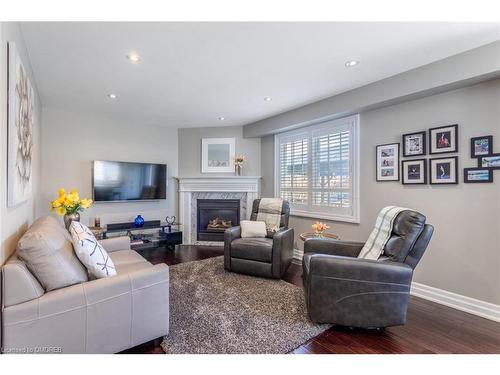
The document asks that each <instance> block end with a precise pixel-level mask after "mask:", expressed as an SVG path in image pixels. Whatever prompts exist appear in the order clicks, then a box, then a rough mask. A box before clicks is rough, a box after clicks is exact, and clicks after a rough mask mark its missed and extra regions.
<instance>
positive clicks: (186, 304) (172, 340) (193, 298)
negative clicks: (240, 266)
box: [161, 257, 330, 354]
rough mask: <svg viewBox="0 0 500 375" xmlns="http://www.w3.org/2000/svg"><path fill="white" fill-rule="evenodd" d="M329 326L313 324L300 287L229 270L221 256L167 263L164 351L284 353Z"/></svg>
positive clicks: (178, 352)
mask: <svg viewBox="0 0 500 375" xmlns="http://www.w3.org/2000/svg"><path fill="white" fill-rule="evenodd" d="M329 327H330V326H329V325H316V324H313V323H311V321H310V320H309V318H308V317H307V312H306V306H305V301H304V292H303V290H302V288H299V287H297V286H295V285H292V284H290V283H287V282H285V281H282V280H269V279H263V278H258V277H252V276H246V275H240V274H237V273H232V272H227V271H225V270H224V259H223V257H216V258H210V259H205V260H201V261H195V262H188V263H181V264H178V265H174V266H172V267H170V333H169V335H168V336H166V337H165V338H164V339H163V342H162V344H161V346H162V348H163V350H164V351H165V353H177V354H180V353H198V354H200V353H248V354H251V353H269V354H271V353H288V352H290V351H292V350H293V349H295V348H297V347H298V346H300V345H301V344H303V343H304V342H306V341H307V340H309V339H310V338H312V337H314V336H316V335H318V334H320V333H321V332H323V331H324V330H326V329H328V328H329Z"/></svg>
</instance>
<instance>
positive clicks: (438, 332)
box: [124, 245, 500, 354]
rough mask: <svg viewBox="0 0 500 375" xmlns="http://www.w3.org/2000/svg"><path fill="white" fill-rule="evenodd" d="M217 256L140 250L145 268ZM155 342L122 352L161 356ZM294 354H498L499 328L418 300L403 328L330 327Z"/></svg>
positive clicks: (215, 250)
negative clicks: (144, 261)
mask: <svg viewBox="0 0 500 375" xmlns="http://www.w3.org/2000/svg"><path fill="white" fill-rule="evenodd" d="M222 254H223V249H222V248H220V247H213V246H187V245H181V246H177V247H176V249H175V250H167V249H165V248H158V249H153V250H146V251H141V255H143V256H144V257H145V258H147V259H148V260H149V261H150V262H151V263H154V264H156V263H162V262H164V263H167V264H169V265H173V264H178V263H183V262H189V261H193V260H201V259H206V258H210V257H214V256H220V255H222ZM301 274H302V268H301V267H300V266H298V265H296V264H292V266H290V268H289V269H288V271H287V273H286V275H285V277H284V280H285V281H287V282H290V283H292V284H295V285H298V286H302V278H301ZM160 342H161V340H155V341H151V342H148V343H146V344H143V345H139V346H137V347H135V348H132V349H129V350H127V351H125V352H124V353H151V354H152V353H163V351H162V349H161V347H160ZM293 353H294V354H350V353H352V354H385V353H387V354H397V353H405V354H427V353H464V354H465V353H497V354H498V353H500V323H496V322H493V321H491V320H487V319H483V318H480V317H477V316H475V315H471V314H467V313H464V312H462V311H458V310H455V309H452V308H449V307H446V306H443V305H439V304H437V303H433V302H430V301H427V300H424V299H421V298H417V297H413V296H412V297H410V304H409V308H408V320H407V323H406V325H405V326H402V327H390V328H386V329H385V330H382V331H372V330H362V329H350V328H347V327H333V328H330V329H329V330H327V331H325V332H324V333H322V334H320V335H319V336H316V337H315V338H313V339H311V340H309V341H308V342H306V343H305V344H303V345H302V346H300V347H298V348H297V349H295V350H294V351H293Z"/></svg>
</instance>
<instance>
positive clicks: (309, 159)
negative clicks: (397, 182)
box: [275, 116, 359, 222]
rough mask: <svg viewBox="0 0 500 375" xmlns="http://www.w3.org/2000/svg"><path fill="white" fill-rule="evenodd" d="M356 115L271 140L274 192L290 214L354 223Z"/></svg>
mask: <svg viewBox="0 0 500 375" xmlns="http://www.w3.org/2000/svg"><path fill="white" fill-rule="evenodd" d="M358 123H359V116H350V117H346V118H343V119H338V120H333V121H328V122H323V123H321V124H316V125H312V126H308V127H306V128H302V129H299V130H295V131H290V132H285V133H281V134H277V135H276V136H275V157H276V167H275V171H276V176H275V190H276V191H275V193H276V196H279V197H281V198H283V199H286V200H288V201H289V202H290V206H291V214H292V215H295V216H306V217H313V218H318V219H330V220H339V221H348V222H359V186H358V181H359V178H358V173H359V166H358V160H359V157H358V151H359V150H358V144H359V135H358V133H359V125H358Z"/></svg>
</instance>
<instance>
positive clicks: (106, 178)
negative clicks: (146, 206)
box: [92, 160, 167, 202]
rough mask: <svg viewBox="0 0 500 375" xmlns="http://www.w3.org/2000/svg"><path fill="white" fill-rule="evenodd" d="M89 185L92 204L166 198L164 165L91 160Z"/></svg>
mask: <svg viewBox="0 0 500 375" xmlns="http://www.w3.org/2000/svg"><path fill="white" fill-rule="evenodd" d="M92 183H93V196H94V201H95V202H119V201H142V200H158V199H166V198H167V166H166V164H150V163H129V162H122V161H104V160H95V161H94V165H93V179H92Z"/></svg>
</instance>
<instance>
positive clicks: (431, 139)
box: [429, 124, 458, 155]
mask: <svg viewBox="0 0 500 375" xmlns="http://www.w3.org/2000/svg"><path fill="white" fill-rule="evenodd" d="M446 129H450V133H451V129H453V132H454V136H453V137H452V140H453V141H452V142H450V143H452V144H454V145H455V147H454V148H452V149H450V150H447V151H433V150H434V141H435V139H434V133H435V132H437V131H439V130H443V132H442V133H444V132H445V130H446ZM450 137H451V134H450ZM457 152H458V124H453V125H445V126H438V127H436V128H430V129H429V155H442V154H453V153H457Z"/></svg>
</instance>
